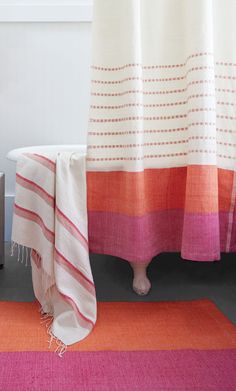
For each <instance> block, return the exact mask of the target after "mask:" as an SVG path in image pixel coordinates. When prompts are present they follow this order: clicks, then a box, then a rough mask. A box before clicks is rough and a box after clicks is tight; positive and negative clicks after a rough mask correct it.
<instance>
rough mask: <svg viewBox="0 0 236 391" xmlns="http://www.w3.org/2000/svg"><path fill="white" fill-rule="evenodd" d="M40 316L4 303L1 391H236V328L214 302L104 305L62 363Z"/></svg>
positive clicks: (25, 306) (29, 306) (0, 306)
mask: <svg viewBox="0 0 236 391" xmlns="http://www.w3.org/2000/svg"><path fill="white" fill-rule="evenodd" d="M37 308H38V304H37V303H36V302H33V303H16V302H1V303H0V313H1V317H0V351H1V353H0V364H1V365H0V390H4V391H12V390H14V391H15V390H17V391H25V390H30V391H31V390H35V391H36V390H37V391H38V390H40V391H49V390H50V391H52V390H58V391H69V390H70V391H71V390H79V391H85V390H86V391H88V390H89V391H90V390H91V391H92V390H94V391H97V390H98V391H111V390H117V391H118V390H119V391H120V390H121V391H123V390H127V391H129V390H131V391H132V390H171V391H173V390H181V391H184V390H189V391H190V390H191V391H194V390H199V391H200V390H201V391H205V390H214V391H235V390H236V327H235V326H234V325H233V324H232V323H231V322H230V321H229V320H228V319H227V318H226V317H225V316H224V315H223V314H222V313H221V312H220V311H219V310H218V309H217V308H216V306H215V305H214V304H213V303H212V302H211V301H209V300H196V301H188V302H186V301H185V302H179V301H178V302H146V303H144V302H132V303H130V302H129V303H128V302H99V303H98V320H97V324H96V327H95V329H94V330H93V332H92V333H91V334H90V336H89V337H88V338H86V339H84V340H83V341H82V342H80V343H78V344H76V345H72V346H71V347H69V348H68V351H67V352H66V353H65V354H64V356H63V357H62V358H60V357H59V356H58V355H57V354H55V353H54V351H53V350H55V347H56V345H55V346H52V348H53V349H51V350H48V343H47V339H48V336H47V333H46V329H45V327H43V325H42V324H40V315H39V313H38V311H37Z"/></svg>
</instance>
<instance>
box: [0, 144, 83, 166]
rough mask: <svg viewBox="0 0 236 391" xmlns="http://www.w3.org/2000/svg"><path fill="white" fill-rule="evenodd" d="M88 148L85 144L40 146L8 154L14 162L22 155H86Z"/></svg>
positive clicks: (15, 150) (14, 150)
mask: <svg viewBox="0 0 236 391" xmlns="http://www.w3.org/2000/svg"><path fill="white" fill-rule="evenodd" d="M86 150H87V146H86V145H85V144H76V145H38V146H32V147H25V148H17V149H13V150H12V151H10V152H8V154H7V158H8V159H9V160H12V161H14V162H16V161H17V159H18V157H19V156H20V155H22V153H26V152H27V153H50V152H81V154H83V155H84V154H85V153H86Z"/></svg>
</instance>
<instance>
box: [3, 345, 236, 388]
mask: <svg viewBox="0 0 236 391" xmlns="http://www.w3.org/2000/svg"><path fill="white" fill-rule="evenodd" d="M0 362H1V365H0V389H1V390H4V391H13V390H14V391H17V390H18V391H23V390H24V391H26V390H30V391H38V390H40V391H49V390H50V391H54V390H55V391H71V390H79V391H111V390H112V391H113V390H114V391H128V390H132V391H133V390H137V391H138V390H140V391H141V390H142V391H153V390H158V391H159V390H161V391H164V390H169V391H174V390H181V391H185V390H188V391H209V390H214V391H234V390H236V349H229V350H174V351H135V352H114V351H113V352H112V351H106V352H105V351H99V352H67V353H66V354H65V355H64V356H63V357H62V358H59V357H58V356H57V355H56V354H55V353H50V352H17V353H1V354H0Z"/></svg>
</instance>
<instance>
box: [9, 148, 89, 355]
mask: <svg viewBox="0 0 236 391" xmlns="http://www.w3.org/2000/svg"><path fill="white" fill-rule="evenodd" d="M85 166H86V165H85V156H81V155H80V154H78V153H67V152H64V153H60V154H54V155H48V154H47V155H42V154H40V155H39V154H36V153H35V154H34V153H32V154H25V155H22V156H21V157H20V158H19V160H18V162H17V172H16V197H15V206H14V219H13V230H12V240H13V245H14V244H18V245H20V247H18V257H21V258H25V259H27V256H29V254H28V250H27V249H28V248H30V249H31V252H30V260H31V265H32V278H33V287H34V293H35V296H36V298H37V299H38V301H39V303H40V304H41V306H42V308H41V312H42V313H43V314H45V315H44V316H43V321H44V322H45V321H46V324H47V322H49V323H48V333H49V335H50V337H51V342H52V340H53V339H54V338H57V339H58V340H59V341H60V342H61V343H63V344H64V345H70V344H73V343H75V342H78V341H80V340H82V339H83V338H85V337H86V336H87V335H88V334H89V333H90V331H91V330H92V329H93V326H94V324H95V322H96V295H95V287H94V283H93V276H92V272H91V267H90V261H89V254H88V240H87V237H88V232H87V207H86V171H85ZM50 315H51V322H50ZM49 339H50V338H49ZM65 348H66V347H65V346H63V345H61V346H60V349H61V351H60V352H63V351H64V350H65Z"/></svg>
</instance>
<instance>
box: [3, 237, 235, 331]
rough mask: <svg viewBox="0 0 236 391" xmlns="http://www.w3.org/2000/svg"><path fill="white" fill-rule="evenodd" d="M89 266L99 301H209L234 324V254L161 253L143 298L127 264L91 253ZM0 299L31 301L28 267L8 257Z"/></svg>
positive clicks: (150, 272)
mask: <svg viewBox="0 0 236 391" xmlns="http://www.w3.org/2000/svg"><path fill="white" fill-rule="evenodd" d="M90 259H91V266H92V270H93V276H94V280H95V286H96V291H97V299H98V300H100V301H168V300H192V299H199V298H209V299H211V300H212V301H214V302H215V304H216V305H217V306H218V308H219V309H220V310H221V311H222V312H224V314H225V315H226V316H227V317H228V318H229V319H230V320H231V321H232V322H233V323H234V324H235V325H236V254H223V255H222V260H221V261H220V262H209V263H208V262H191V261H184V260H182V259H181V258H180V256H179V254H161V255H159V256H158V257H156V258H155V259H153V261H152V263H151V265H150V266H149V269H148V274H149V277H150V279H151V281H152V290H151V292H150V293H149V295H148V296H146V297H139V296H137V295H136V294H135V293H134V292H133V291H132V289H131V283H132V271H131V268H130V266H129V264H128V263H127V262H126V261H123V260H121V259H118V258H115V257H111V256H108V255H95V254H91V256H90ZM0 300H15V301H32V300H34V294H33V289H32V283H31V268H30V267H25V266H24V265H23V264H21V263H18V262H17V260H16V258H13V257H10V245H9V243H7V244H6V262H5V267H4V269H3V270H0Z"/></svg>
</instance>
